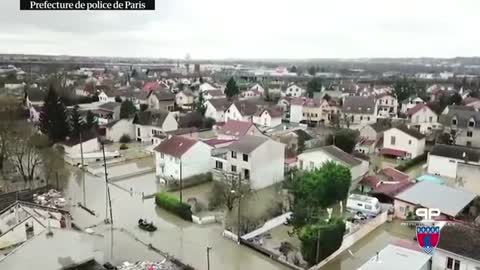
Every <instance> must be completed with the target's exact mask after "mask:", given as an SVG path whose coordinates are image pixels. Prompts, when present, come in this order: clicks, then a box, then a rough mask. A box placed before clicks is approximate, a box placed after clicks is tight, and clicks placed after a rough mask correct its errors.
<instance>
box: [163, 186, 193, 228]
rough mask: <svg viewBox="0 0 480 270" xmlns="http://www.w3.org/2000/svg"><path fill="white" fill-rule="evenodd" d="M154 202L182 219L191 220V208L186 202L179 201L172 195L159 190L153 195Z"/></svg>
mask: <svg viewBox="0 0 480 270" xmlns="http://www.w3.org/2000/svg"><path fill="white" fill-rule="evenodd" d="M155 203H156V204H157V205H158V207H160V208H163V209H165V210H167V211H169V212H171V213H173V214H175V215H177V216H179V217H181V218H183V219H184V220H188V221H192V210H191V209H190V205H189V204H187V203H183V202H180V201H179V200H178V199H177V198H176V197H174V196H173V195H171V194H169V193H166V192H161V193H158V194H157V195H156V196H155Z"/></svg>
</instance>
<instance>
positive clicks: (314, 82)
mask: <svg viewBox="0 0 480 270" xmlns="http://www.w3.org/2000/svg"><path fill="white" fill-rule="evenodd" d="M323 87H324V81H323V79H322V78H313V79H311V80H310V81H309V82H308V84H307V92H308V95H309V96H310V97H313V93H314V92H321V91H322V89H323Z"/></svg>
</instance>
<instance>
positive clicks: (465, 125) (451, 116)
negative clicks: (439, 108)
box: [440, 106, 480, 147]
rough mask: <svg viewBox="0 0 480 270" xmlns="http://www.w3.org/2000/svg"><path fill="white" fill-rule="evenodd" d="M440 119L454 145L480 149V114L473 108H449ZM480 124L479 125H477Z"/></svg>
mask: <svg viewBox="0 0 480 270" xmlns="http://www.w3.org/2000/svg"><path fill="white" fill-rule="evenodd" d="M447 109H448V112H446V113H445V111H444V112H443V113H442V116H441V117H440V122H441V123H442V124H443V125H444V127H445V130H446V131H447V132H449V133H450V134H451V135H452V140H453V143H454V144H457V145H464V146H472V147H480V112H478V111H475V110H473V108H472V107H466V108H464V106H455V107H453V106H449V107H447V108H446V110H447ZM477 123H478V124H477Z"/></svg>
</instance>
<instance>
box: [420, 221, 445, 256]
mask: <svg viewBox="0 0 480 270" xmlns="http://www.w3.org/2000/svg"><path fill="white" fill-rule="evenodd" d="M439 241H440V227H439V226H417V242H418V244H419V245H420V247H422V248H423V250H424V251H425V252H426V253H428V254H432V252H433V250H434V249H435V248H436V247H437V245H438V242H439Z"/></svg>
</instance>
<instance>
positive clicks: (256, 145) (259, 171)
mask: <svg viewBox="0 0 480 270" xmlns="http://www.w3.org/2000/svg"><path fill="white" fill-rule="evenodd" d="M212 159H213V162H214V169H213V170H212V173H213V176H214V179H215V180H217V181H237V179H238V177H240V181H242V182H243V184H247V185H249V186H250V188H251V189H254V190H258V189H262V188H265V187H268V186H270V185H273V184H275V183H279V182H281V181H283V179H284V167H285V145H284V144H283V143H279V142H276V141H274V140H272V139H269V138H267V137H257V136H251V135H247V136H244V137H242V138H240V139H239V140H238V141H236V142H233V143H232V144H230V145H228V146H227V147H225V148H219V149H215V150H214V151H212Z"/></svg>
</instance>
